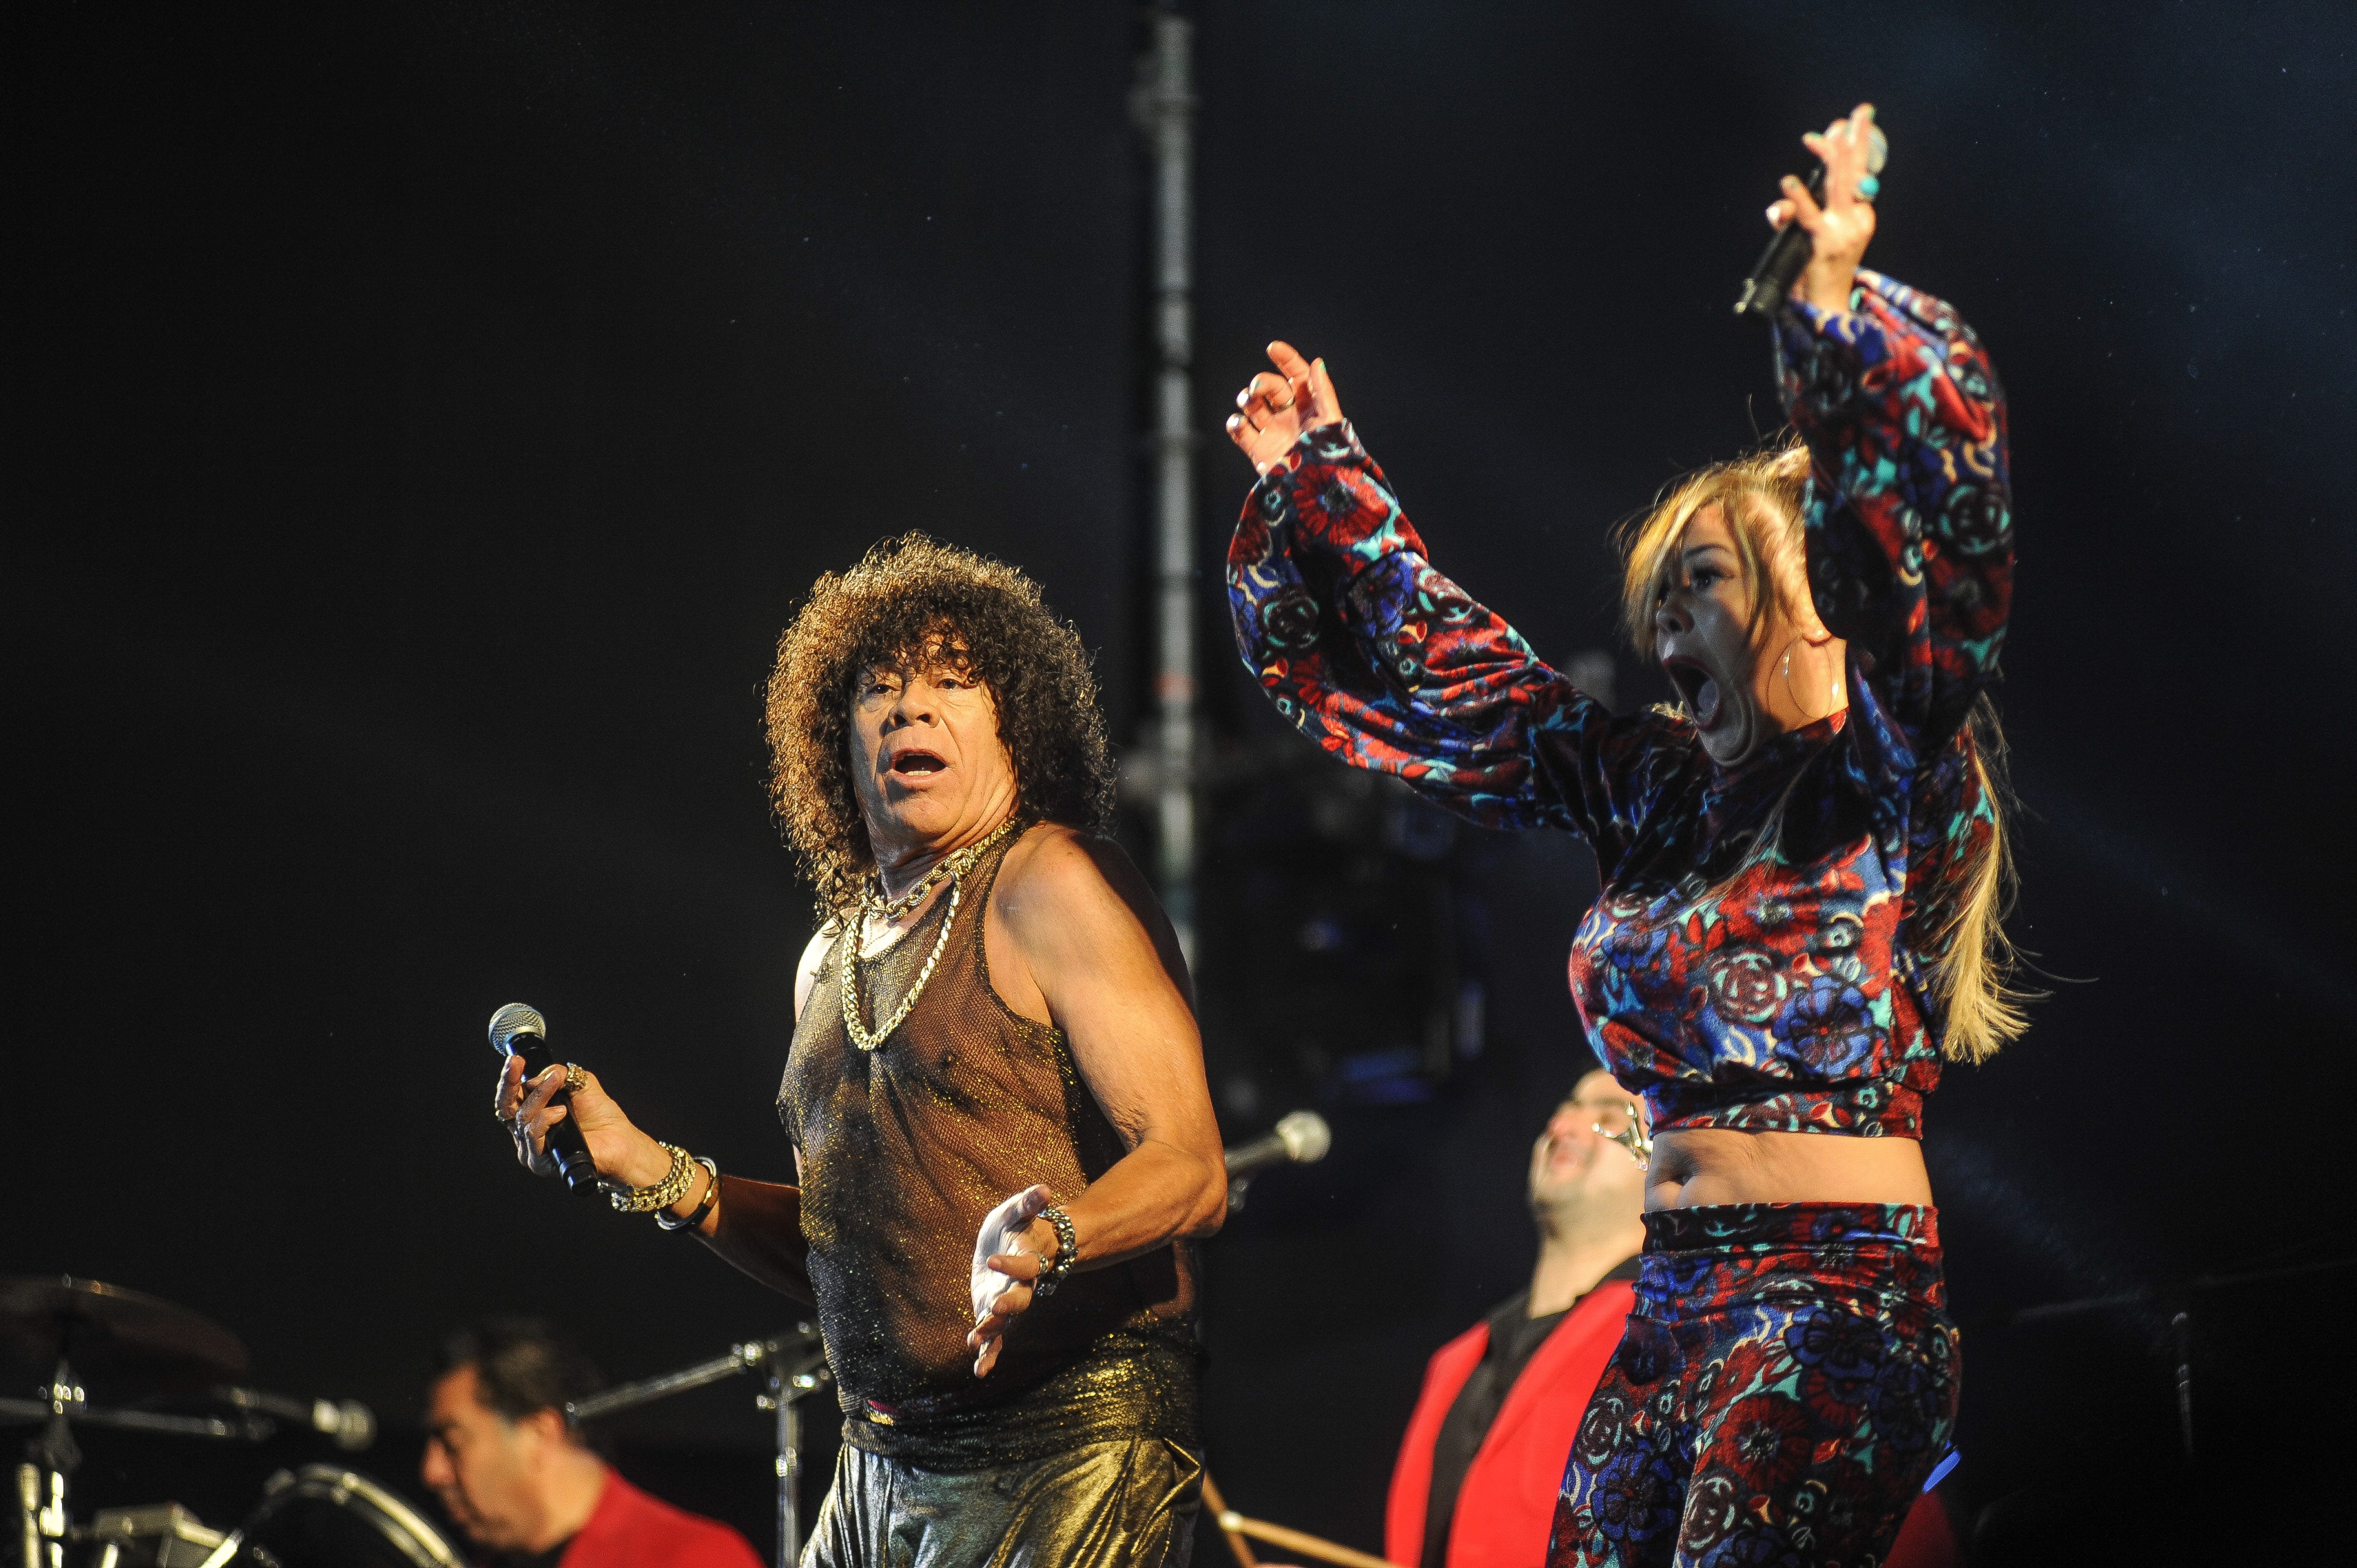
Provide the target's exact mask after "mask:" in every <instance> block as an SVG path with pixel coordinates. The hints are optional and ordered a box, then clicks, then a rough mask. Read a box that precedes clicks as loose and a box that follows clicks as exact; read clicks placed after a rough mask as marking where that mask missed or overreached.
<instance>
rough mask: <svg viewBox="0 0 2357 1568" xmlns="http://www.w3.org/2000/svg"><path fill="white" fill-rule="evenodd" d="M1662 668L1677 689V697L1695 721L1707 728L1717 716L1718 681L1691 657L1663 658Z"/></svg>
mask: <svg viewBox="0 0 2357 1568" xmlns="http://www.w3.org/2000/svg"><path fill="white" fill-rule="evenodd" d="M1662 669H1663V672H1664V673H1666V674H1667V675H1668V676H1669V678H1670V684H1671V685H1673V686H1675V687H1676V688H1677V689H1678V698H1679V700H1680V701H1682V702H1684V703H1685V705H1686V712H1688V713H1690V714H1693V715H1694V720H1695V724H1697V725H1701V726H1702V727H1703V728H1705V729H1708V728H1709V727H1710V726H1711V725H1712V724H1713V723H1715V722H1716V721H1717V718H1718V697H1719V693H1718V682H1717V681H1715V680H1713V679H1711V676H1710V671H1707V670H1705V669H1704V668H1703V667H1702V666H1701V665H1699V664H1697V663H1695V661H1694V660H1691V659H1665V660H1663V661H1662Z"/></svg>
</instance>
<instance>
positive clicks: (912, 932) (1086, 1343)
mask: <svg viewBox="0 0 2357 1568" xmlns="http://www.w3.org/2000/svg"><path fill="white" fill-rule="evenodd" d="M1016 842H1017V841H1016V839H1015V838H1013V837H1010V838H1009V839H1008V840H1007V841H1006V843H1003V844H1001V845H1000V846H998V847H997V848H996V849H995V850H993V851H991V852H990V853H989V854H986V855H985V856H984V857H983V858H982V859H981V860H980V861H979V862H978V863H977V864H976V865H975V866H974V869H973V870H972V871H970V872H968V873H967V874H966V875H965V886H964V892H963V897H962V899H961V901H960V903H959V906H958V910H957V917H956V923H955V925H954V926H953V927H952V929H951V932H950V937H949V941H948V944H947V945H946V946H945V947H944V948H943V949H942V956H941V960H940V961H939V962H938V963H937V964H936V965H935V966H934V969H933V975H932V978H931V981H929V982H928V983H926V986H925V989H924V992H923V993H922V995H920V997H919V998H918V1001H917V1004H916V1006H915V1007H914V1008H913V1009H912V1010H911V1011H910V1013H909V1016H908V1017H907V1019H906V1020H904V1021H903V1022H902V1023H901V1025H900V1026H899V1028H898V1029H895V1030H894V1031H893V1032H892V1034H891V1035H890V1036H888V1038H886V1039H885V1041H884V1042H883V1044H882V1045H880V1046H879V1047H877V1049H876V1050H874V1051H873V1052H868V1051H862V1050H860V1049H858V1048H857V1047H856V1046H855V1045H854V1044H853V1043H852V1041H851V1038H850V1036H849V1033H848V1032H847V1031H846V1030H845V1028H844V1026H843V1013H842V1004H841V996H840V991H839V987H840V986H841V984H842V971H841V966H842V965H843V964H844V963H845V962H846V961H851V959H852V955H853V954H854V953H855V952H856V947H855V940H854V937H853V935H852V934H851V933H845V935H844V936H842V937H839V938H838V939H837V940H836V941H835V945H834V950H833V951H832V952H830V953H829V954H828V955H827V958H826V961H825V962H824V963H823V965H822V966H821V968H820V970H819V972H818V977H817V983H816V984H815V985H814V986H813V989H812V991H811V994H810V1000H809V1002H808V1003H807V1004H805V1005H804V1006H803V1008H802V1018H801V1021H800V1022H799V1023H798V1024H797V1025H796V1026H795V1028H794V1037H793V1045H792V1047H791V1050H790V1051H789V1053H788V1055H787V1058H786V1071H785V1080H784V1082H783V1084H782V1085H781V1086H780V1090H779V1094H778V1113H779V1117H780V1120H781V1121H782V1122H784V1124H785V1128H786V1132H787V1134H788V1135H789V1136H790V1137H791V1138H792V1140H793V1142H794V1144H795V1146H796V1147H797V1148H798V1149H799V1150H800V1151H801V1152H802V1235H803V1238H804V1239H805V1240H807V1241H808V1242H809V1244H810V1277H811V1283H812V1285H813V1288H814V1290H815V1292H816V1294H817V1297H818V1311H819V1326H820V1329H821V1331H822V1332H823V1335H824V1337H825V1341H826V1353H827V1360H828V1362H829V1364H830V1365H831V1366H832V1368H833V1369H834V1377H835V1382H836V1387H837V1391H838V1396H839V1398H840V1401H841V1402H842V1405H843V1411H844V1417H845V1421H844V1438H845V1441H846V1442H849V1443H853V1444H857V1445H858V1446H859V1447H862V1448H865V1449H866V1450H868V1451H869V1452H871V1453H878V1454H884V1455H890V1456H892V1457H896V1458H901V1459H905V1460H907V1461H908V1462H909V1463H911V1464H916V1465H920V1466H924V1467H926V1468H929V1469H952V1470H955V1469H978V1468H985V1467H987V1466H994V1465H1003V1464H1014V1463H1020V1462H1023V1461H1025V1460H1028V1459H1031V1458H1035V1457H1039V1456H1040V1455H1046V1454H1051V1453H1056V1452H1059V1451H1060V1450H1062V1449H1065V1448H1070V1447H1075V1446H1078V1445H1079V1444H1084V1443H1095V1442H1100V1441H1107V1440H1111V1439H1114V1438H1123V1437H1168V1438H1171V1439H1173V1440H1175V1441H1178V1442H1180V1443H1183V1444H1186V1445H1187V1446H1189V1447H1190V1448H1198V1449H1200V1439H1199V1438H1198V1437H1197V1435H1196V1430H1195V1427H1196V1421H1195V1383H1196V1373H1197V1364H1198V1361H1199V1359H1200V1355H1199V1351H1198V1349H1197V1347H1196V1342H1195V1335H1194V1307H1195V1270H1194V1262H1193V1259H1192V1257H1191V1255H1190V1249H1189V1245H1188V1244H1187V1243H1185V1242H1183V1241H1182V1242H1177V1243H1174V1244H1173V1245H1171V1246H1168V1247H1165V1248H1163V1249H1161V1250H1160V1251H1155V1252H1150V1253H1148V1254H1146V1256H1144V1257H1140V1258H1135V1259H1132V1260H1131V1261H1130V1262H1126V1263H1122V1264H1116V1265H1114V1267H1112V1268H1106V1269H1095V1270H1091V1271H1089V1272H1087V1273H1072V1274H1071V1275H1069V1276H1067V1277H1066V1279H1065V1281H1064V1283H1063V1285H1062V1286H1061V1287H1060V1289H1059V1290H1058V1291H1057V1293H1056V1294H1054V1295H1052V1296H1050V1297H1049V1298H1048V1299H1047V1300H1045V1301H1040V1302H1035V1303H1034V1304H1033V1305H1032V1306H1031V1308H1030V1309H1029V1310H1028V1311H1027V1312H1025V1313H1024V1314H1023V1315H1022V1316H1020V1317H1018V1318H1017V1320H1016V1321H1015V1324H1014V1326H1012V1327H1011V1328H1009V1329H1008V1331H1007V1335H1006V1341H1005V1344H1004V1345H1003V1346H1002V1348H1001V1349H1000V1352H999V1359H998V1364H997V1366H996V1367H995V1368H993V1369H992V1370H991V1374H990V1376H989V1377H987V1378H982V1379H977V1378H976V1377H975V1376H974V1352H972V1351H971V1350H968V1349H967V1348H965V1337H966V1335H967V1333H968V1332H969V1331H970V1330H971V1329H972V1328H973V1327H974V1310H973V1303H972V1296H971V1292H970V1290H969V1286H968V1278H969V1272H970V1270H971V1269H972V1266H973V1262H974V1233H975V1232H976V1231H977V1230H980V1229H981V1227H982V1220H983V1217H984V1216H985V1214H987V1213H988V1212H989V1211H990V1210H991V1209H992V1208H995V1207H996V1206H997V1205H998V1204H999V1203H1000V1202H1001V1201H1003V1200H1004V1199H1006V1197H1009V1196H1010V1195H1012V1194H1014V1193H1017V1192H1019V1191H1021V1190H1022V1189H1023V1188H1025V1187H1029V1186H1030V1185H1032V1184H1033V1183H1034V1182H1041V1183H1045V1184H1046V1185H1047V1186H1048V1187H1050V1188H1052V1189H1053V1190H1054V1191H1055V1193H1056V1195H1057V1197H1059V1198H1060V1199H1061V1200H1063V1201H1065V1202H1070V1201H1071V1199H1072V1198H1073V1197H1077V1196H1078V1195H1079V1194H1080V1193H1081V1192H1082V1190H1083V1189H1084V1188H1085V1187H1087V1186H1088V1184H1089V1183H1090V1182H1092V1181H1094V1180H1095V1179H1096V1178H1097V1177H1099V1176H1103V1174H1104V1173H1105V1171H1106V1170H1107V1169H1108V1168H1110V1167H1111V1166H1112V1165H1113V1164H1114V1162H1115V1161H1117V1160H1119V1159H1120V1158H1121V1157H1122V1155H1123V1153H1124V1150H1123V1148H1122V1143H1121V1138H1120V1135H1119V1134H1118V1133H1115V1132H1114V1128H1113V1125H1112V1123H1111V1122H1108V1121H1107V1120H1106V1118H1105V1115H1104V1112H1103V1111H1102V1110H1100V1109H1099V1108H1098V1106H1097V1102H1096V1099H1095V1097H1094V1096H1093V1095H1092V1094H1091V1093H1090V1092H1089V1090H1088V1086H1087V1085H1086V1084H1085V1083H1084V1082H1082V1079H1081V1075H1080V1072H1079V1070H1078V1069H1077V1068H1075V1066H1074V1065H1073V1062H1072V1053H1071V1046H1070V1044H1069V1043H1068V1042H1067V1041H1066V1039H1065V1037H1064V1034H1063V1031H1062V1030H1060V1029H1056V1028H1051V1027H1049V1026H1046V1025H1042V1024H1037V1023H1034V1022H1032V1021H1031V1020H1030V1019H1028V1018H1026V1017H1024V1016H1022V1015H1020V1014H1018V1013H1017V1012H1015V1011H1014V1009H1012V1008H1010V1007H1008V1006H1007V1005H1006V1003H1005V1002H1003V1001H1001V1000H1000V999H999V996H998V993H997V992H996V991H995V990H993V989H992V987H991V983H990V967H989V962H988V960H987V957H986V955H985V950H984V944H983V925H984V918H985V912H986V911H987V910H988V908H989V905H990V892H991V888H992V886H993V885H994V884H995V883H996V880H997V876H998V869H999V866H1000V865H1002V864H1003V863H1004V862H1005V860H1006V854H1007V851H1008V850H1010V849H1012V848H1013V847H1014V844H1015V843H1016ZM948 908H949V897H948V890H947V889H946V888H944V889H942V891H941V892H940V893H938V894H936V895H935V896H934V899H933V902H932V905H931V908H929V909H928V910H927V911H926V913H925V915H924V917H923V918H921V919H920V921H919V922H918V923H917V925H916V926H915V927H913V928H912V929H909V931H908V932H906V933H905V934H903V935H902V936H901V938H900V939H899V940H898V941H897V942H896V943H894V944H893V945H892V946H891V947H890V948H888V949H886V950H884V951H882V952H880V953H877V954H876V955H875V956H873V957H871V958H866V959H861V960H858V961H857V962H858V965H859V969H858V977H857V978H858V982H859V984H858V997H859V1003H860V1010H861V1014H862V1022H863V1023H864V1025H865V1026H866V1027H867V1028H870V1029H873V1028H874V1027H876V1026H877V1024H878V1023H879V1022H881V1021H883V1020H884V1019H887V1018H888V1017H890V1016H891V1015H892V1013H893V1012H894V1010H895V1009H896V1008H898V1007H899V1004H900V1001H901V999H902V998H903V997H904V996H906V995H907V994H908V990H909V986H910V985H912V984H913V983H915V982H916V979H917V976H918V974H919V973H920V972H921V971H922V969H923V968H924V963H925V960H926V958H927V956H928V955H930V954H931V951H932V950H933V943H934V940H936V939H937V938H938V937H939V935H940V932H941V922H942V918H943V917H944V916H945V915H946V913H947V911H948Z"/></svg>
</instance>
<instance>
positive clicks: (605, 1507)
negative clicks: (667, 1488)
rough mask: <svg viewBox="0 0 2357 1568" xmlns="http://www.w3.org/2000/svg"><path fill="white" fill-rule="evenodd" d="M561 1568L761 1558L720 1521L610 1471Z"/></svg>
mask: <svg viewBox="0 0 2357 1568" xmlns="http://www.w3.org/2000/svg"><path fill="white" fill-rule="evenodd" d="M557 1568H761V1560H760V1558H759V1557H758V1556H756V1555H754V1552H753V1548H752V1547H751V1546H750V1545H749V1544H748V1543H747V1541H746V1540H745V1538H744V1537H743V1536H741V1535H739V1534H737V1532H736V1531H735V1530H731V1529H729V1528H728V1527H727V1526H726V1525H725V1524H722V1523H721V1522H720V1521H719V1520H712V1519H705V1517H704V1516H703V1515H702V1514H692V1513H689V1512H688V1511H687V1510H686V1509H675V1508H673V1507H672V1506H671V1505H670V1504H669V1503H667V1502H664V1501H663V1500H662V1498H652V1497H649V1496H648V1495H647V1494H646V1493H644V1492H642V1491H640V1490H639V1488H638V1487H634V1486H632V1485H630V1482H628V1481H625V1480H624V1479H622V1477H619V1476H618V1475H616V1474H614V1472H613V1471H612V1470H611V1469H608V1471H607V1472H606V1489H605V1490H604V1491H602V1492H600V1493H598V1494H597V1511H596V1512H594V1513H592V1514H591V1515H590V1516H589V1522H588V1523H587V1524H585V1525H583V1526H582V1527H581V1533H580V1534H578V1535H576V1536H575V1537H574V1538H573V1542H572V1544H571V1545H569V1546H567V1547H566V1548H565V1555H564V1556H563V1557H561V1558H559V1559H558V1560H557Z"/></svg>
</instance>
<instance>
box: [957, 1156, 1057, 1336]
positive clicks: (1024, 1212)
mask: <svg viewBox="0 0 2357 1568" xmlns="http://www.w3.org/2000/svg"><path fill="white" fill-rule="evenodd" d="M1055 1200H1056V1197H1055V1194H1053V1193H1051V1192H1049V1190H1048V1189H1047V1188H1046V1187H1025V1188H1024V1189H1023V1190H1022V1191H1021V1192H1018V1193H1017V1194H1016V1195H1015V1196H1014V1197H1010V1198H1008V1199H1007V1200H1006V1202H1004V1203H1002V1204H1000V1205H999V1206H998V1207H997V1208H994V1209H992V1210H991V1211H990V1212H989V1213H988V1214H986V1215H985V1216H984V1217H983V1221H982V1228H981V1230H979V1231H977V1232H976V1233H975V1235H974V1283H973V1292H974V1332H973V1333H971V1334H968V1335H967V1336H966V1337H965V1348H967V1349H969V1350H971V1351H973V1352H974V1376H975V1377H977V1378H986V1377H988V1376H989V1375H990V1369H991V1368H993V1367H996V1365H998V1351H999V1344H1000V1341H1001V1340H1002V1339H1003V1338H1004V1337H1005V1336H1006V1330H1007V1329H1008V1328H1009V1327H1011V1326H1013V1325H1014V1322H1015V1320H1016V1318H1017V1317H1018V1316H1022V1315H1023V1314H1024V1313H1025V1312H1028V1311H1029V1310H1030V1307H1031V1304H1032V1303H1033V1302H1034V1301H1036V1300H1038V1299H1039V1292H1038V1291H1037V1290H1036V1289H1034V1288H1033V1285H1034V1282H1036V1281H1037V1280H1038V1279H1039V1276H1040V1275H1041V1274H1042V1273H1046V1272H1047V1268H1048V1265H1049V1263H1051V1262H1055V1260H1056V1251H1057V1248H1058V1246H1059V1241H1058V1239H1057V1236H1056V1228H1055V1227H1054V1226H1053V1225H1051V1224H1049V1222H1048V1221H1047V1220H1045V1219H1040V1218H1039V1214H1040V1212H1041V1211H1042V1210H1044V1209H1045V1208H1047V1207H1048V1205H1049V1204H1050V1203H1053V1202H1054V1201H1055Z"/></svg>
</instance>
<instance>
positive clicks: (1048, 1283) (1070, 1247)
mask: <svg viewBox="0 0 2357 1568" xmlns="http://www.w3.org/2000/svg"><path fill="white" fill-rule="evenodd" d="M1039 1218H1040V1219H1044V1220H1046V1221H1047V1222H1048V1223H1049V1224H1050V1225H1052V1226H1054V1227H1055V1229H1056V1257H1055V1261H1054V1262H1050V1263H1049V1265H1048V1266H1047V1267H1046V1268H1044V1269H1042V1270H1040V1271H1039V1278H1038V1279H1035V1280H1033V1281H1032V1282H1031V1289H1032V1290H1033V1291H1034V1292H1035V1293H1036V1294H1039V1296H1040V1297H1041V1298H1043V1299H1044V1298H1046V1297H1048V1296H1051V1295H1053V1294H1056V1287H1057V1286H1058V1285H1060V1284H1062V1283H1064V1276H1065V1275H1066V1274H1069V1273H1071V1272H1072V1265H1073V1264H1074V1263H1077V1262H1080V1261H1081V1241H1080V1238H1079V1237H1077V1236H1075V1235H1073V1234H1072V1217H1071V1215H1069V1214H1067V1213H1065V1212H1064V1206H1063V1205H1062V1204H1060V1203H1051V1204H1049V1206H1048V1207H1047V1208H1043V1209H1041V1210H1040V1211H1039Z"/></svg>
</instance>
